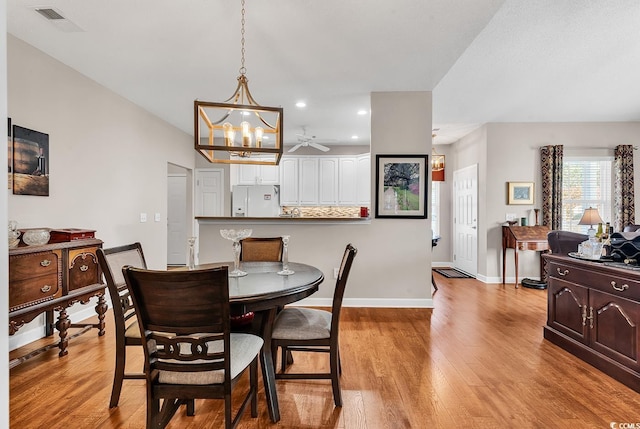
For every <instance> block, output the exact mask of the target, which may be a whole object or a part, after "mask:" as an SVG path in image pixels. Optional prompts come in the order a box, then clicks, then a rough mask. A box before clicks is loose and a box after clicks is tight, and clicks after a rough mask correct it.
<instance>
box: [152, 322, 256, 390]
mask: <svg viewBox="0 0 640 429" xmlns="http://www.w3.org/2000/svg"><path fill="white" fill-rule="evenodd" d="M262 343H263V341H262V338H260V337H258V336H256V335H251V334H234V333H232V334H231V350H230V353H231V379H234V378H236V377H237V376H238V375H240V373H242V371H244V370H245V368H247V367H248V366H249V364H251V362H252V361H253V359H255V357H256V356H257V355H258V353H259V352H260V349H261V348H262ZM207 346H208V347H209V348H210V350H212V351H221V350H222V341H212V342H209V343H207ZM183 352H188V350H183ZM168 362H178V361H176V360H173V359H172V360H168ZM203 362H205V361H204V360H201V359H200V360H194V361H191V362H187V361H180V363H182V364H184V365H189V364H192V363H203ZM158 381H159V382H160V383H165V384H198V385H203V384H219V383H223V382H224V371H223V370H218V371H200V372H175V371H159V375H158Z"/></svg>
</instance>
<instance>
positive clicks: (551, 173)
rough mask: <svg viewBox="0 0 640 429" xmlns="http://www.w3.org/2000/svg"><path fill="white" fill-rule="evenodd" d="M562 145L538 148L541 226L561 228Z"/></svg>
mask: <svg viewBox="0 0 640 429" xmlns="http://www.w3.org/2000/svg"><path fill="white" fill-rule="evenodd" d="M562 153H563V147H562V145H556V146H543V147H541V148H540V156H541V165H542V225H547V226H548V227H549V228H550V229H552V230H554V229H560V227H561V226H562Z"/></svg>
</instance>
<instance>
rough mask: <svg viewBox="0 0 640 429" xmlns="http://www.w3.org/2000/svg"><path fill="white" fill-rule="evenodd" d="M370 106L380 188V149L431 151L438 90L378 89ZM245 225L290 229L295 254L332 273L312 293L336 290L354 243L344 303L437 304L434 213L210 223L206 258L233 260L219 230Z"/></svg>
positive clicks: (261, 232)
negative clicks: (340, 220)
mask: <svg viewBox="0 0 640 429" xmlns="http://www.w3.org/2000/svg"><path fill="white" fill-rule="evenodd" d="M371 112H372V113H371V157H372V160H371V161H372V168H371V183H372V193H375V162H376V161H375V155H378V154H380V155H388V154H430V153H431V93H430V92H377V93H373V94H372V95H371ZM416 124H418V125H417V126H416ZM373 201H375V198H373V199H372V202H373ZM374 212H375V210H372V213H374ZM242 226H244V227H247V226H249V227H251V228H252V229H253V235H255V236H278V235H283V234H289V235H291V241H290V243H291V244H290V252H289V255H290V260H292V261H296V262H304V263H309V264H312V265H314V266H316V267H318V268H319V269H320V270H322V271H323V272H324V274H325V281H324V283H323V284H322V285H321V286H320V290H319V292H318V293H316V294H314V295H313V297H312V298H313V299H316V300H318V299H319V300H323V299H324V303H326V302H327V301H328V299H329V298H330V297H331V296H332V295H333V288H334V286H335V280H334V279H333V278H332V277H333V276H332V273H333V268H334V267H338V266H339V263H340V258H341V257H342V253H343V252H344V248H345V245H346V244H347V243H352V244H353V245H354V246H356V247H357V248H358V255H357V256H356V259H355V261H354V264H353V268H352V270H351V274H350V277H349V285H348V287H347V290H346V292H345V305H363V306H405V307H416V306H432V301H431V292H430V290H431V260H432V259H431V258H432V253H431V222H430V220H429V219H375V218H374V219H372V220H371V223H370V224H342V225H326V224H323V225H318V224H313V225H309V224H296V223H290V224H286V225H247V224H244V225H234V224H232V223H224V224H223V223H211V224H203V225H201V226H200V243H199V247H200V253H199V259H200V262H202V263H205V262H212V261H220V260H227V261H228V260H231V259H232V253H231V244H230V242H229V241H227V240H224V239H222V238H221V237H220V232H219V230H220V229H221V228H233V227H242Z"/></svg>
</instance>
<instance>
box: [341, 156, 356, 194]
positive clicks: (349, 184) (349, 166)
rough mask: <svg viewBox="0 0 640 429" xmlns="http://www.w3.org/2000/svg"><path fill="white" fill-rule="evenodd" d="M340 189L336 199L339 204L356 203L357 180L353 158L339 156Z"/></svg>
mask: <svg viewBox="0 0 640 429" xmlns="http://www.w3.org/2000/svg"><path fill="white" fill-rule="evenodd" d="M338 174H339V177H340V189H339V195H338V201H339V202H340V204H341V205H356V204H357V203H358V202H357V197H356V183H357V180H358V176H357V171H356V159H355V158H340V170H339V172H338Z"/></svg>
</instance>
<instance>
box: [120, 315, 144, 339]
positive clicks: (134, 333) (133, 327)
mask: <svg viewBox="0 0 640 429" xmlns="http://www.w3.org/2000/svg"><path fill="white" fill-rule="evenodd" d="M124 337H125V338H141V337H140V325H138V319H137V318H135V319H134V320H133V322H131V323H130V324H129V325H127V327H126V328H125V329H124Z"/></svg>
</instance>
